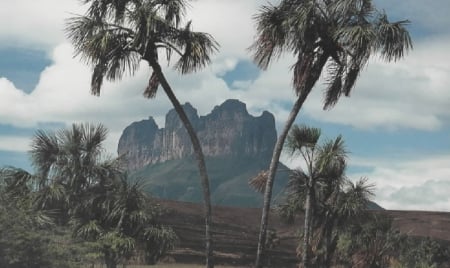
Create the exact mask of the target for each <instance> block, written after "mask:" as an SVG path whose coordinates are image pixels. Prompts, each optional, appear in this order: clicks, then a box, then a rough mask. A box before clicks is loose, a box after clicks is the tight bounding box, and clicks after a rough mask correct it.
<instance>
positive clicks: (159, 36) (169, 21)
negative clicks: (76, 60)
mask: <svg viewBox="0 0 450 268" xmlns="http://www.w3.org/2000/svg"><path fill="white" fill-rule="evenodd" d="M83 2H84V3H85V4H87V3H90V4H91V5H90V7H89V9H88V11H87V12H86V14H85V15H84V16H76V17H73V18H71V19H70V20H69V21H68V24H67V33H68V37H69V38H70V39H71V40H72V43H73V45H74V47H75V50H76V53H77V54H80V55H81V57H82V59H83V60H84V61H85V62H87V63H88V64H89V65H92V66H93V74H92V80H91V91H92V93H93V94H95V95H98V94H100V88H101V86H102V83H103V80H104V78H105V77H106V79H108V80H116V79H120V78H122V76H123V75H124V73H129V74H131V75H132V74H134V72H135V71H136V70H137V69H138V67H139V63H140V61H141V60H142V59H143V60H146V61H148V62H149V64H150V65H152V64H151V63H152V62H158V56H159V55H161V54H160V53H159V51H160V50H162V52H164V53H163V55H164V56H165V57H166V59H167V61H170V59H171V56H172V54H173V53H175V54H177V55H178V57H177V60H176V62H175V64H174V67H175V69H177V70H178V71H180V72H181V73H182V74H185V73H189V72H193V71H197V70H198V69H200V68H202V67H204V66H206V65H207V64H208V63H209V62H210V60H211V58H210V57H211V54H212V53H214V52H215V51H216V50H217V48H218V44H217V42H216V41H215V40H214V39H213V38H212V36H211V35H209V34H207V33H202V32H194V31H192V26H191V22H190V21H189V22H187V23H186V24H185V26H184V27H181V26H180V24H181V23H182V22H183V16H184V15H185V12H186V6H187V1H185V0H84V1H83ZM158 85H159V81H158V78H157V76H156V75H155V74H152V75H151V78H150V81H149V84H148V87H147V89H146V91H145V96H147V97H154V96H155V94H156V90H157V88H158Z"/></svg>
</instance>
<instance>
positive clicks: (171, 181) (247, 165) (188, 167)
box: [133, 157, 288, 207]
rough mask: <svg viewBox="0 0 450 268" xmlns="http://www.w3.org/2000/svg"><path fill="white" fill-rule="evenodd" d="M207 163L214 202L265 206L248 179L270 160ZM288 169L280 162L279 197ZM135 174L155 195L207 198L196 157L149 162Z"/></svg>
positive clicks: (229, 159)
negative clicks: (201, 183)
mask: <svg viewBox="0 0 450 268" xmlns="http://www.w3.org/2000/svg"><path fill="white" fill-rule="evenodd" d="M206 166H207V169H208V174H209V178H210V187H211V199H212V202H213V204H217V205H228V206H243V207H260V206H261V204H262V195H261V194H260V193H257V192H255V191H254V190H253V189H251V188H250V187H249V185H248V180H249V179H251V178H253V177H254V176H256V175H257V174H258V173H259V172H260V171H261V170H262V169H266V168H267V166H268V162H263V161H258V160H257V159H256V160H255V159H254V158H233V157H207V158H206ZM287 170H288V169H287V167H286V166H284V165H283V164H281V165H280V167H279V171H278V173H277V177H276V180H275V187H274V197H275V199H276V197H277V196H278V195H279V193H280V192H281V191H282V189H283V188H284V186H285V184H286V182H287V179H288V172H287ZM133 177H134V178H145V185H146V186H145V189H146V190H148V191H149V192H150V193H152V195H153V196H155V197H159V198H165V199H172V200H179V201H189V202H201V201H203V195H202V192H201V188H200V181H199V179H198V170H197V166H196V163H195V160H194V159H192V158H187V159H180V160H170V161H166V162H164V163H157V164H153V165H148V166H146V167H145V168H143V169H140V170H138V171H136V172H134V173H133ZM275 202H276V200H275Z"/></svg>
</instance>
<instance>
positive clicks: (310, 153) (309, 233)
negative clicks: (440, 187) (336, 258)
mask: <svg viewBox="0 0 450 268" xmlns="http://www.w3.org/2000/svg"><path fill="white" fill-rule="evenodd" d="M320 135H321V131H320V129H317V128H310V127H306V126H300V127H299V126H297V125H294V126H293V128H292V130H291V131H290V133H289V135H288V137H287V147H288V148H289V150H290V152H291V153H292V154H293V155H294V156H298V155H300V156H301V157H302V158H303V161H304V165H303V167H302V168H298V169H297V170H294V171H293V173H292V175H291V177H290V180H289V184H288V187H287V196H286V199H285V202H284V204H282V205H281V206H280V212H281V215H282V216H284V218H286V217H287V219H288V220H290V221H292V220H293V219H294V216H295V213H296V212H298V211H304V215H305V217H304V225H303V244H302V245H301V246H300V247H299V250H300V251H301V252H300V253H301V255H302V264H303V267H310V265H313V266H314V267H329V266H330V265H331V260H332V257H333V254H334V251H335V249H336V245H337V239H338V232H337V231H338V229H339V228H342V227H344V226H345V224H346V222H347V221H348V220H349V219H353V218H355V217H357V216H359V215H360V214H361V213H362V212H363V211H364V210H365V209H366V207H367V204H368V201H369V197H370V196H371V194H372V192H371V187H372V186H371V185H368V184H367V183H366V180H365V179H362V180H360V181H358V182H357V183H356V184H353V183H352V182H350V181H349V180H348V179H347V178H346V176H345V169H346V161H345V158H346V151H345V148H344V142H343V139H342V137H341V136H338V137H337V138H336V139H334V140H328V141H325V142H324V143H323V144H319V138H320ZM313 245H314V248H315V250H313V249H312V248H313V247H312V246H313ZM318 251H320V252H321V253H320V254H319V253H318ZM313 252H315V256H314V260H313V258H312V257H313V256H312V253H313Z"/></svg>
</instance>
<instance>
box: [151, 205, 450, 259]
mask: <svg viewBox="0 0 450 268" xmlns="http://www.w3.org/2000/svg"><path fill="white" fill-rule="evenodd" d="M158 202H159V203H160V204H161V205H162V207H165V208H167V211H168V213H167V214H166V215H165V216H164V217H163V222H164V223H165V224H168V225H170V226H172V227H173V228H174V229H175V231H176V233H177V234H178V236H179V237H180V243H179V246H178V247H177V249H176V250H174V251H173V252H171V254H170V256H169V257H168V258H167V259H166V261H168V262H176V263H202V262H203V260H204V252H203V251H204V220H203V215H204V214H203V205H202V204H194V203H186V202H178V201H169V200H158ZM377 213H382V214H384V213H385V214H386V215H389V216H391V217H393V219H394V226H395V227H397V228H398V229H399V230H400V231H401V232H403V233H406V234H408V235H412V236H420V237H430V238H434V239H442V240H446V241H449V242H450V213H445V212H425V211H388V210H386V211H380V212H377ZM260 220H261V210H260V209H258V208H237V207H221V206H217V207H214V208H213V223H214V226H213V229H212V231H213V238H214V243H215V244H214V250H215V263H216V264H222V265H232V266H241V267H242V266H244V267H245V266H247V267H249V266H251V265H252V263H253V262H254V259H255V253H256V247H257V241H258V231H259V223H260ZM296 222H297V223H296V224H294V225H287V224H284V223H282V222H281V221H280V219H279V217H278V216H277V215H276V214H275V213H272V214H271V216H270V222H269V226H270V228H271V229H274V230H276V235H277V238H278V245H277V246H276V247H275V248H274V249H273V250H271V251H270V254H269V257H268V258H269V261H270V262H271V264H272V265H271V266H273V267H286V268H287V267H295V263H296V262H297V258H296V254H295V248H296V244H297V243H296V240H297V238H296V233H297V230H298V229H299V227H301V223H302V220H301V219H298V220H297V221H296Z"/></svg>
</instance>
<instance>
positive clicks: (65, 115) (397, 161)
mask: <svg viewBox="0 0 450 268" xmlns="http://www.w3.org/2000/svg"><path fill="white" fill-rule="evenodd" d="M275 2H276V1H273V3H275ZM265 3H267V1H258V0H246V1H241V0H228V1H224V0H197V1H193V2H192V5H191V6H192V7H191V9H190V10H189V14H188V16H189V17H190V18H191V19H192V20H193V26H194V30H197V31H206V32H209V33H211V34H212V35H213V36H214V37H215V38H216V39H217V40H218V41H219V43H220V44H221V50H220V53H218V54H217V55H215V57H214V59H213V62H212V64H211V65H210V66H209V67H208V68H206V69H205V70H203V71H201V72H199V73H196V74H192V75H187V76H184V77H180V76H179V75H178V74H177V73H175V72H174V71H173V70H172V69H170V68H166V70H165V72H166V74H167V76H168V78H169V80H170V81H171V83H172V85H173V87H174V89H175V91H176V94H177V95H178V96H179V98H180V100H181V101H182V102H191V103H192V104H193V105H194V106H195V107H197V108H198V111H199V113H200V114H206V113H208V112H209V111H211V109H212V108H213V107H214V106H215V105H218V104H220V103H222V102H223V101H224V100H226V99H228V98H238V99H240V100H242V101H243V102H245V103H246V104H247V108H248V109H249V111H250V112H251V113H252V114H254V115H259V114H260V113H261V112H262V111H264V110H268V111H270V112H272V113H274V114H275V117H276V120H277V126H278V128H280V127H281V126H282V125H283V122H284V120H285V118H286V116H287V114H288V113H289V109H290V105H291V103H292V99H293V92H292V90H291V85H290V81H291V73H290V71H289V66H291V65H292V63H293V62H294V61H293V59H292V58H291V57H290V55H286V56H285V57H282V58H281V59H280V60H279V61H277V62H275V63H273V64H272V65H271V66H270V68H269V70H267V71H264V72H263V71H260V70H258V69H257V68H256V67H255V66H254V65H253V64H252V63H251V60H250V55H249V53H248V51H247V48H248V47H249V46H250V44H251V43H252V38H253V36H254V25H253V21H252V19H251V18H252V15H253V14H254V13H255V12H256V10H257V9H258V7H259V6H260V5H261V4H265ZM375 3H376V4H377V6H378V7H379V8H380V9H385V10H386V12H387V13H388V15H389V16H390V18H393V19H399V20H403V19H409V20H410V21H411V25H410V27H409V30H410V32H411V34H412V38H413V41H414V50H413V51H412V52H410V53H409V54H408V55H407V57H406V58H405V59H404V60H401V61H399V62H397V63H395V64H386V63H383V62H382V61H380V60H379V59H378V58H376V57H374V58H373V59H372V60H371V61H370V64H369V66H368V67H367V68H366V69H365V70H364V72H363V73H362V75H361V77H360V79H359V80H358V83H357V85H356V87H355V89H354V92H353V93H352V95H351V97H350V98H344V99H342V100H340V101H339V103H338V104H337V105H336V107H335V108H334V109H332V110H330V111H323V110H322V105H321V102H322V90H323V86H322V84H318V85H317V86H316V88H315V89H314V91H313V92H312V93H311V95H310V96H309V98H308V99H307V101H306V103H305V105H304V108H303V110H302V112H301V114H300V116H299V117H298V119H297V123H305V124H308V125H312V126H315V127H320V128H322V130H323V134H324V135H325V136H327V137H329V138H333V137H335V136H336V135H339V134H342V135H343V136H344V138H345V140H346V144H347V148H348V150H349V151H350V152H351V154H350V159H349V162H350V168H349V172H348V173H349V174H348V175H349V177H351V178H354V179H357V178H359V177H368V178H369V180H370V181H371V182H373V183H375V185H376V187H377V188H376V189H377V190H376V193H377V196H376V198H375V201H376V202H378V203H379V204H380V205H382V206H384V207H385V208H388V209H409V210H442V211H450V195H449V194H448V193H449V192H450V109H449V107H450V88H449V85H450V53H449V52H448V49H449V48H450V27H449V26H450V16H448V13H449V12H450V2H448V0H433V1H424V0H409V1H389V0H376V1H375ZM79 4H80V1H77V0H40V1H29V0H16V1H7V2H6V3H2V9H1V10H0V166H6V165H13V166H17V167H22V168H26V169H29V170H30V169H31V167H30V162H29V159H28V156H27V154H26V152H27V151H28V150H29V143H30V137H31V136H32V135H33V133H34V132H35V131H36V130H37V129H39V128H44V129H55V128H60V127H63V126H67V125H70V124H72V123H74V122H94V123H97V122H102V123H104V124H105V125H106V126H107V127H108V128H109V130H110V135H109V138H108V140H107V143H106V147H107V150H108V153H109V154H111V155H115V151H116V147H117V141H118V138H119V137H120V134H121V131H122V130H123V129H124V128H125V127H126V126H127V125H128V124H130V123H131V122H133V121H137V120H141V119H144V118H147V117H148V116H153V117H155V118H156V120H157V122H158V124H160V125H162V124H163V123H164V115H165V114H166V112H167V111H168V110H169V109H170V104H169V102H168V100H167V98H166V97H165V96H164V95H162V94H161V95H158V96H157V98H156V99H155V100H146V99H144V98H143V97H142V92H143V89H144V87H145V83H146V82H147V81H148V76H149V69H148V68H147V67H146V65H145V64H143V65H142V66H141V68H140V70H139V71H138V72H137V73H136V75H135V76H134V77H126V78H125V79H124V80H123V81H121V82H116V83H106V84H105V85H104V88H103V92H102V95H101V96H100V97H94V96H91V95H90V93H89V81H90V68H89V67H87V66H85V65H84V64H82V63H81V62H80V61H79V59H78V58H74V57H73V49H72V47H71V45H70V43H69V42H68V40H67V39H66V38H65V36H64V32H63V28H64V20H65V19H66V18H68V17H70V16H71V14H73V13H77V14H81V13H83V10H84V9H85V7H83V6H80V5H79ZM49 7H51V9H49ZM230 14H232V16H230ZM205 100H207V101H205ZM283 162H285V163H287V164H288V165H289V166H291V167H295V166H297V165H298V164H299V163H298V162H297V161H296V160H291V159H288V158H287V157H283Z"/></svg>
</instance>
